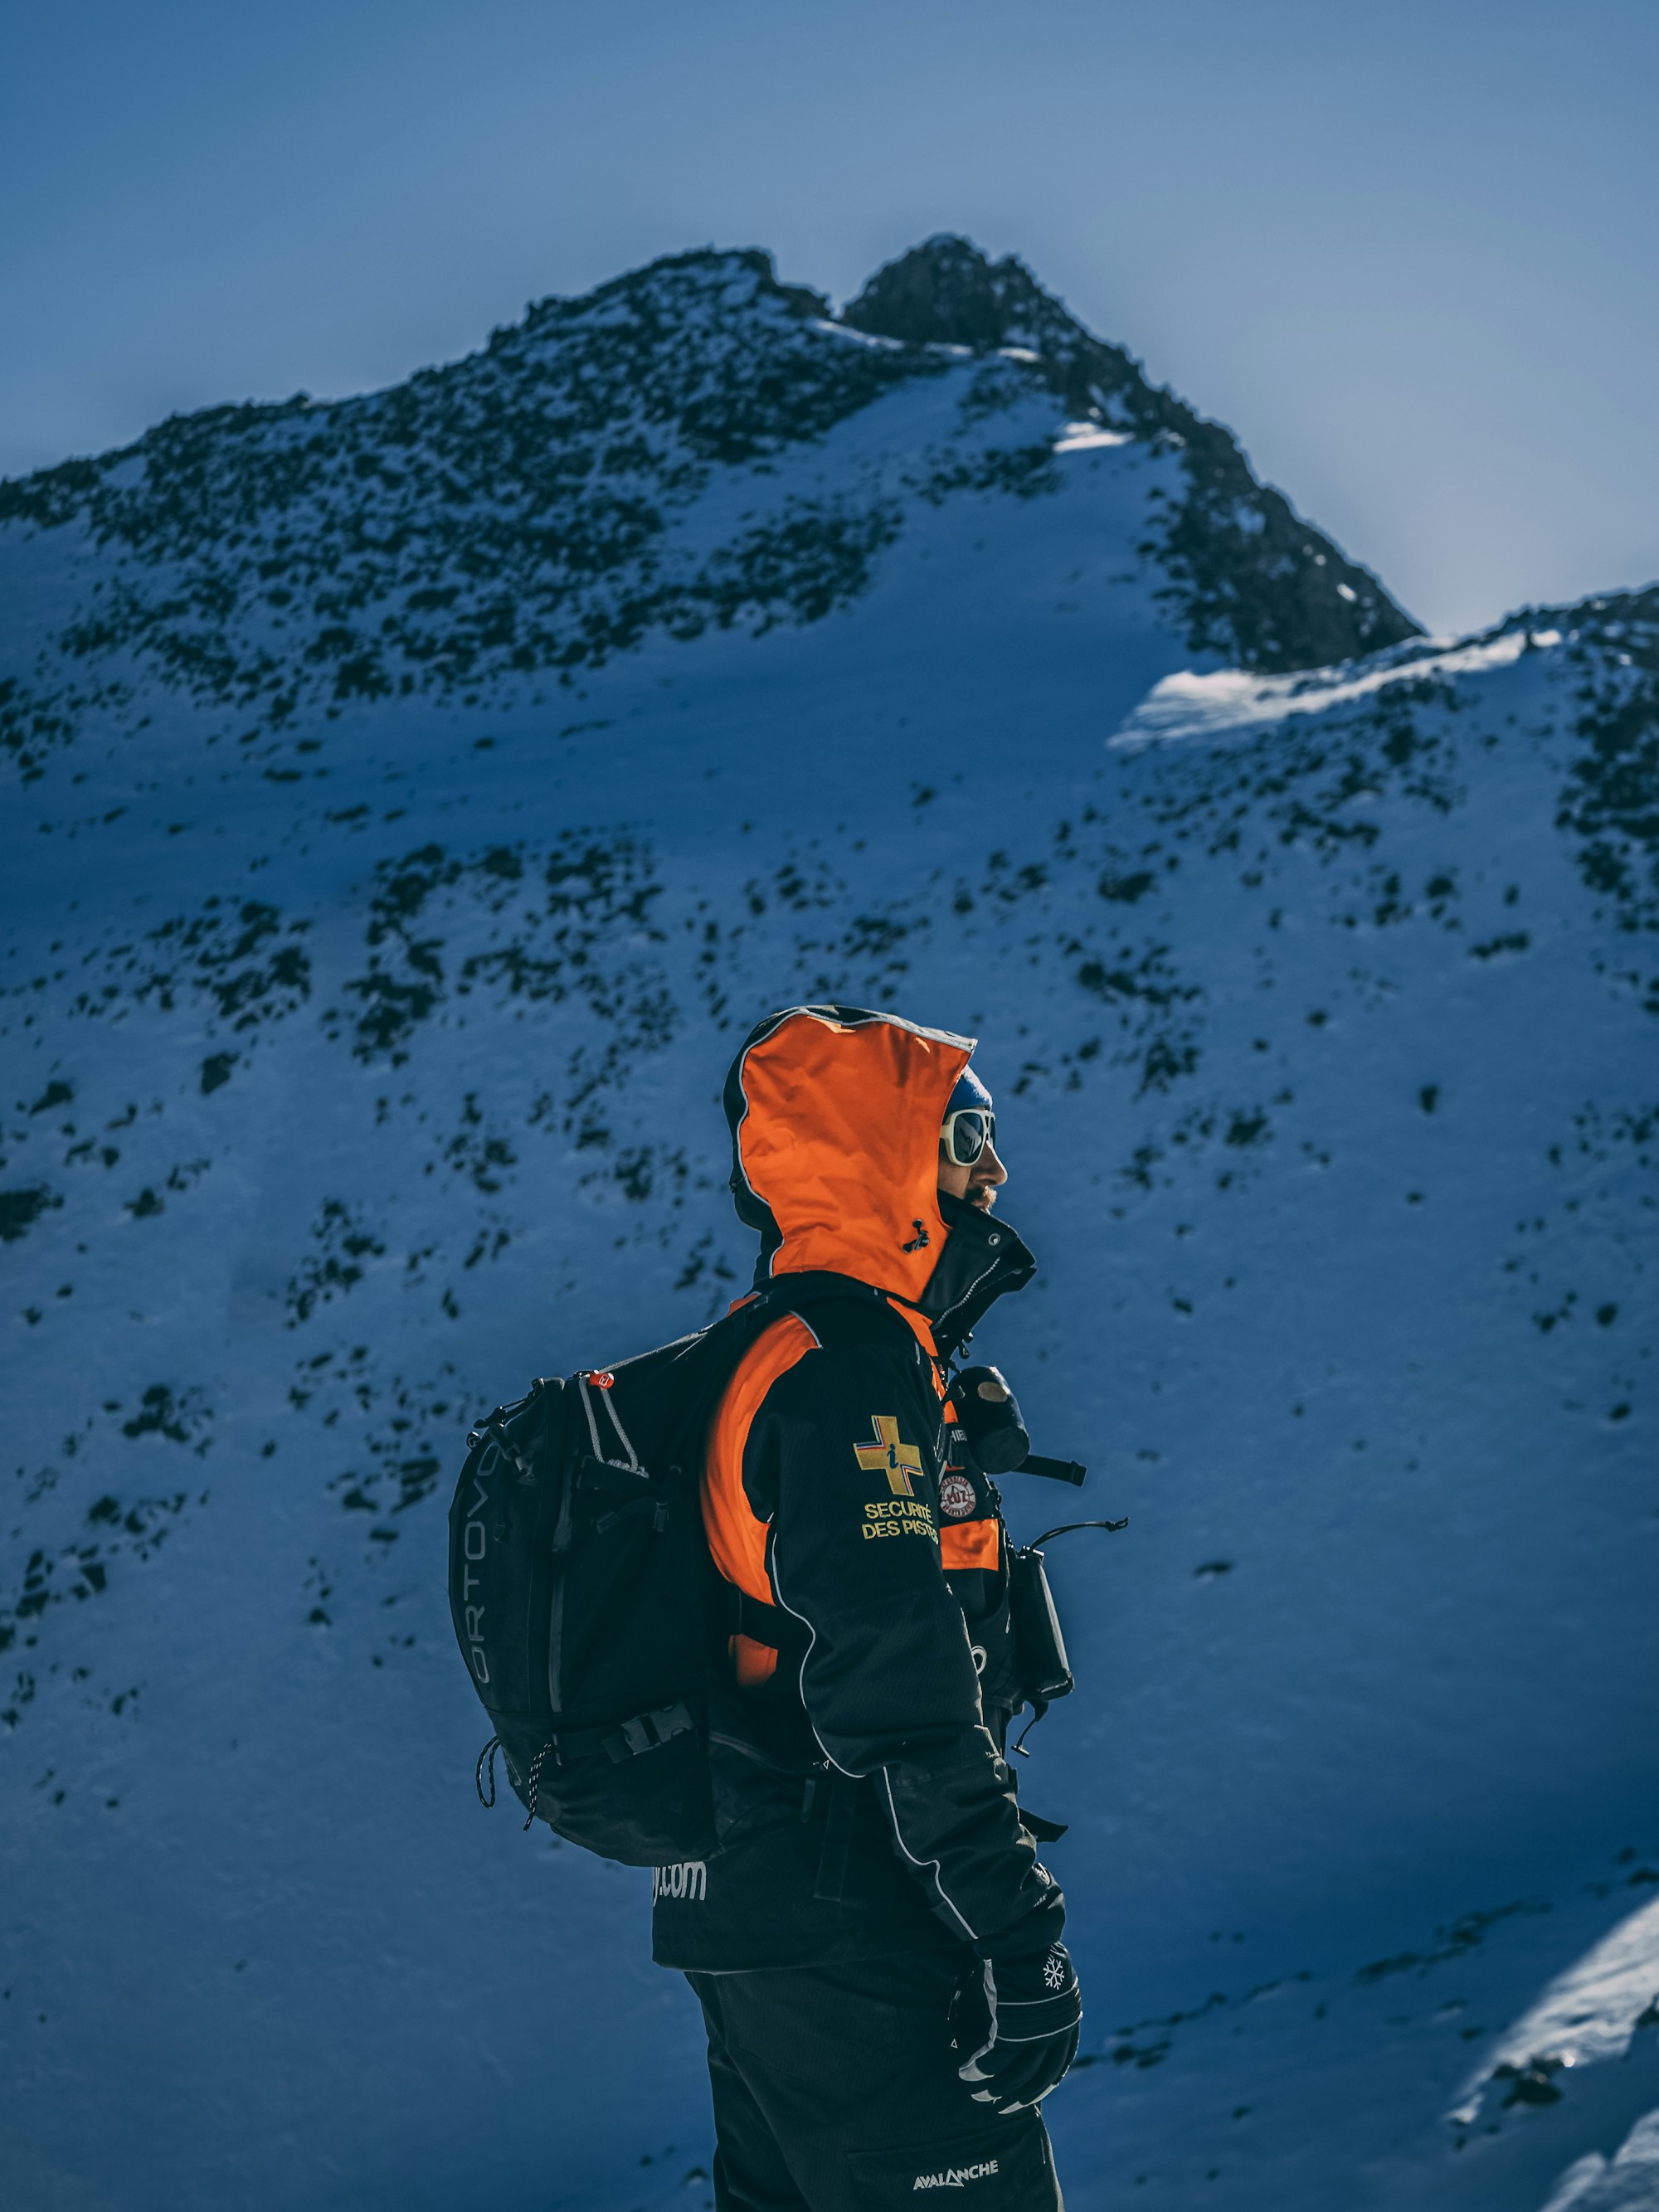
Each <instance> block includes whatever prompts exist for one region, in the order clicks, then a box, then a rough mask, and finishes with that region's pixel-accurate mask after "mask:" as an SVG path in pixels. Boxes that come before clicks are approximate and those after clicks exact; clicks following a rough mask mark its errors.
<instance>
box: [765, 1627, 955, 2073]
mask: <svg viewBox="0 0 1659 2212" xmlns="http://www.w3.org/2000/svg"><path fill="white" fill-rule="evenodd" d="M802 1672H803V1673H805V1667H804V1666H803V1668H802ZM815 1733H816V1731H815ZM881 1786H882V1790H883V1791H884V1795H885V1796H886V1799H887V1817H888V1819H889V1820H890V1821H891V1822H892V1824H893V1840H894V1841H895V1842H896V1844H897V1845H898V1847H899V1849H900V1850H902V1852H903V1854H904V1856H905V1857H906V1858H907V1859H908V1860H909V1862H910V1863H911V1865H912V1866H913V1867H915V1868H916V1869H917V1870H918V1871H919V1872H925V1871H926V1870H927V1869H928V1868H929V1867H931V1868H932V1869H933V1887H934V1889H935V1890H936V1891H937V1892H938V1893H939V1903H940V1904H941V1905H944V1907H945V1911H947V1912H949V1913H950V1915H951V1918H952V1919H953V1920H954V1921H955V1922H956V1923H957V1927H959V1928H960V1929H961V1930H962V1932H963V1935H964V1936H966V1937H967V1939H968V1941H969V1942H970V1943H971V1942H975V1940H976V1939H975V1933H974V1930H973V1929H972V1928H971V1927H970V1926H969V1923H968V1922H967V1921H966V1920H965V1919H964V1918H963V1915H962V1913H961V1912H960V1911H959V1910H958V1909H957V1904H956V1900H955V1899H954V1898H952V1897H951V1895H950V1893H949V1892H948V1891H947V1890H946V1889H945V1884H944V1882H943V1881H942V1880H941V1879H940V1875H941V1869H940V1867H939V1861H938V1860H937V1859H919V1858H918V1857H916V1855H915V1852H914V1851H913V1850H911V1849H910V1846H909V1845H908V1844H907V1843H906V1842H905V1840H904V1831H903V1829H902V1828H901V1827H900V1826H899V1816H898V1807H897V1806H896V1804H895V1803H894V1802H893V1784H892V1781H891V1778H890V1776H889V1774H888V1771H887V1769H886V1768H885V1767H883V1768H882V1770H881ZM985 1981H986V1986H987V1989H988V1990H989V1991H990V1993H991V2033H992V2039H993V2041H994V2040H995V2036H996V1984H995V1983H994V1982H993V1981H992V1979H991V1969H990V1966H988V1964H987V1966H986V1969H985ZM990 2047H991V2046H990V2045H989V2044H987V2045H985V2046H984V2048H985V2049H986V2050H987V2051H988V2050H989V2049H990ZM979 2055H980V2054H979V2052H978V2051H975V2054H974V2056H975V2057H978V2056H979Z"/></svg>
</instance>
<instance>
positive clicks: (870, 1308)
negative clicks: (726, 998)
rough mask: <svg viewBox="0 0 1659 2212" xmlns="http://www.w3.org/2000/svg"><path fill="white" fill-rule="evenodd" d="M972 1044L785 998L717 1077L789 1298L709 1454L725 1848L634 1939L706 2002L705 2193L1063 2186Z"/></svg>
mask: <svg viewBox="0 0 1659 2212" xmlns="http://www.w3.org/2000/svg"><path fill="white" fill-rule="evenodd" d="M972 1049H973V1045H972V1041H971V1040H969V1039H968V1038H964V1037H958V1036H951V1035H949V1034H947V1033H946V1032H945V1031H943V1030H927V1029H921V1028H918V1027H917V1026H915V1024H911V1023H908V1022H905V1021H902V1020H901V1019H899V1018H897V1017H896V1016H895V1015H890V1014H877V1013H868V1012H863V1011H862V1010H860V1009H858V1008H849V1007H842V1006H803V1007H794V1008H792V1009H790V1010H789V1011H787V1012H784V1013H781V1014H776V1015H774V1016H772V1017H771V1018H769V1020H767V1021H764V1022H763V1023H762V1024H760V1026H759V1027H758V1028H757V1030H755V1031H754V1032H753V1034H752V1035H751V1036H750V1037H749V1039H748V1041H747V1042H746V1043H745V1044H744V1048H743V1049H742V1051H741V1052H740V1053H739V1054H738V1058H737V1060H736V1062H735V1063H734V1065H733V1066H732V1072H731V1075H730V1076H729V1078H728V1079H727V1083H726V1110H727V1115H728V1119H729V1120H730V1121H731V1124H732V1160H733V1164H732V1191H733V1194H734V1197H735V1199H736V1201H737V1206H738V1214H739V1217H740V1218H742V1219H743V1220H744V1222H745V1223H746V1224H748V1225H750V1227H753V1228H756V1229H758V1230H759V1231H760V1233H761V1256H760V1264H759V1269H758V1273H757V1285H770V1286H772V1288H773V1291H774V1294H775V1295H776V1294H778V1293H779V1292H780V1291H783V1292H787V1296H788V1297H789V1299H790V1301H791V1304H792V1305H793V1307H794V1308H795V1310H791V1311H786V1312H783V1313H781V1314H780V1316H779V1317H778V1318H777V1319H776V1320H775V1321H774V1322H771V1323H770V1324H769V1326H768V1327H767V1328H765V1330H764V1331H763V1334H761V1336H760V1337H759V1339H758V1340H757V1342H756V1343H755V1344H754V1345H753V1346H752V1347H751V1348H750V1351H749V1352H748V1353H747V1354H746V1356H745V1357H744V1359H743V1361H742V1363H741V1364H740V1365H739V1367H738V1370H737V1371H736V1373H735V1374H734V1376H732V1381H731V1383H730V1384H729V1385H728V1387H727V1389H726V1393H725V1395H724V1397H723V1398H722V1400H721V1401H720V1407H719V1410H718V1411H717V1413H716V1414H715V1416H714V1422H713V1425H712V1427H711V1430H710V1433H709V1439H708V1447H707V1455H706V1460H705V1465H704V1471H703V1483H702V1503H703V1518H704V1523H705V1527H706V1529H707V1532H708V1543H709V1548H710V1552H711V1553H712V1556H713V1559H714V1565H715V1567H716V1568H717V1569H718V1571H719V1575H720V1590H721V1595H722V1601H725V1602H726V1603H727V1605H728V1613H727V1620H726V1624H725V1626H726V1629H727V1630H728V1631H729V1633H728V1634H727V1636H726V1654H727V1658H728V1662H729V1681H728V1682H726V1683H725V1684H723V1685H722V1686H718V1687H717V1689H716V1691H715V1693H714V1705H713V1709H712V1711H711V1717H710V1736H711V1741H710V1763H711V1767H712V1771H713V1779H714V1801H715V1817H716V1826H717V1830H718V1832H719V1835H720V1850H719V1852H718V1853H717V1854H716V1855H715V1856H714V1857H713V1858H711V1859H710V1860H708V1863H707V1864H706V1866H699V1867H697V1868H696V1869H695V1870H688V1869H659V1879H658V1881H657V1883H656V1885H655V1888H656V1893H657V1894H656V1903H655V1906H654V1925H653V1933H654V1942H653V1950H654V1955H655V1957H656V1958H657V1960H659V1962H660V1963H661V1964H663V1965H665V1966H677V1967H680V1968H682V1969H684V1971H685V1972H687V1975H688V1978H689V1979H690V1983H691V1985H692V1987H693V1988H694V1989H695V1990H696V1993H697V1995H698V1996H699V1998H700V1999H701V2000H702V2008H703V2012H704V2015H705V2019H706V2021H707V2025H708V2063H709V2074H710V2078H711V2081H712V2084H713V2088H714V2117H715V2128H716V2135H717V2139H718V2148H717V2151H716V2157H715V2174H714V2189H715V2200H716V2203H717V2204H718V2206H719V2207H720V2212H795V2208H801V2207H805V2208H807V2212H854V2208H857V2212H871V2208H872V2207H881V2206H885V2205H888V2204H892V2205H897V2204H900V2203H904V2204H913V2203H914V2202H915V2197H916V2194H917V2193H918V2192H919V2191H926V2190H929V2189H933V2188H956V2187H963V2188H969V2189H971V2190H972V2191H974V2192H975V2201H976V2202H980V2203H982V2204H983V2205H984V2207H985V2212H992V2208H993V2207H996V2208H1002V2212H1039V2208H1040V2209H1041V2212H1055V2208H1056V2207H1058V2205H1059V2203H1060V2197H1059V2191H1058V2187H1057V2185H1056V2182H1055V2179H1054V2166H1053V2160H1052V2158H1051V2155H1050V2152H1049V2147H1048V2136H1047V2133H1046V2131H1045V2130H1044V2128H1043V2125H1042V2118H1041V2114H1040V2112H1039V2109H1038V2107H1039V2105H1040V2102H1041V2100H1042V2098H1043V2097H1045V2096H1046V2095H1047V2094H1048V2092H1049V2091H1050V2090H1051V2089H1052V2088H1053V2087H1054V2085H1055V2084H1056V2083H1057V2082H1058V2081H1060V2077H1061V2075H1063V2074H1064V2073H1065V2071H1066V2068H1067V2066H1068V2065H1069V2064H1070V2063H1071V2060H1072V2057H1073V2054H1074V2053H1075V2051H1076V2048H1077V2041H1078V2032H1079V2020H1080V2018H1081V2008H1080V2003H1079V1996H1078V1986H1077V1981H1076V1978H1075V1976H1074V1975H1073V1972H1072V1966H1071V1961H1070V1960H1069V1958H1068V1957H1067V1955H1066V1949H1065V1947H1064V1946H1063V1944H1062V1943H1061V1942H1060V1929H1061V1927H1062V1924H1063V1921H1064V1914H1065V1906H1064V1903H1063V1900H1062V1899H1061V1896H1060V1890H1059V1888H1058V1887H1057V1886H1056V1885H1055V1883H1054V1879H1053V1877H1052V1876H1051V1875H1049V1874H1048V1871H1047V1870H1046V1869H1044V1868H1043V1867H1042V1865H1041V1863H1039V1862H1038V1859H1037V1857H1036V1844H1035V1841H1034V1838H1033V1837H1032V1834H1031V1832H1030V1830H1029V1829H1028V1828H1026V1827H1025V1826H1022V1823H1021V1820H1020V1814H1019V1809H1018V1805H1017V1803H1016V1801H1015V1796H1014V1791H1013V1784H1012V1777H1011V1775H1010V1773H1009V1771H1008V1769H1007V1767H1006V1765H1004V1763H1003V1759H1002V1755H1001V1753H1002V1747H1003V1740H1004V1736H1005V1734H1006V1727H1007V1723H1008V1720H1009V1717H1010V1715H1011V1712H1012V1710H1013V1709H1014V1708H1015V1707H1017V1706H1018V1703H1019V1702H1020V1692H1019V1689H1018V1663H1017V1658H1016V1657H1015V1656H1013V1655H1012V1644H1011V1637H1010V1631H1009V1626H1008V1610H1007V1607H1006V1583H1007V1577H1006V1566H1005V1564H1004V1561H1003V1559H1002V1529H1001V1523H1000V1519H999V1517H998V1515H997V1510H996V1493H995V1491H994V1488H993V1486H991V1484H990V1482H989V1480H988V1479H987V1477H986V1476H985V1475H984V1474H982V1473H981V1471H980V1470H979V1469H978V1468H975V1466H974V1465H973V1463H972V1462H971V1461H970V1460H969V1457H968V1456H967V1454H966V1451H965V1449H964V1446H963V1440H962V1437H961V1431H960V1430H959V1428H958V1427H957V1423H956V1409H955V1408H954V1407H952V1406H951V1403H950V1401H949V1397H948V1385H947V1380H946V1370H945V1360H946V1359H947V1358H949V1357H950V1356H951V1354H952V1353H953V1352H956V1351H957V1349H959V1347H960V1346H961V1345H962V1344H963V1342H964V1341H965V1340H966V1338H967V1335H968V1334H969V1331H970V1330H971V1329H972V1328H973V1327H974V1325H975V1322H977V1321H978V1320H979V1319H980V1317H981V1315H982V1314H983V1313H984V1312H985V1310H987V1307H988V1306H989V1305H990V1304H991V1303H992V1301H993V1300H994V1298H996V1297H998V1296H1000V1294H1001V1293H1002V1292H1003V1291H1008V1290H1016V1289H1018V1288H1020V1287H1022V1286H1023V1285H1024V1284H1025V1283H1026V1282H1028V1281H1029V1280H1030V1277H1031V1275H1032V1273H1034V1272H1035V1262H1034V1261H1032V1259H1031V1256H1030V1253H1029V1252H1028V1251H1027V1250H1026V1249H1025V1247H1024V1244H1022V1243H1021V1242H1020V1240H1019V1238H1018V1237H1016V1236H1015V1235H1014V1233H1013V1231H1012V1230H1011V1229H1009V1228H1008V1227H1007V1226H1006V1224H1004V1223H1002V1222H1000V1221H999V1220H998V1219H997V1218H996V1217H995V1215H994V1211H993V1208H994V1201H995V1198H996V1194H997V1192H998V1190H999V1189H1000V1187H1001V1186H1002V1184H1003V1183H1004V1182H1006V1170H1005V1169H1004V1167H1003V1165H1002V1163H1001V1161H1000V1159H999V1158H998V1157H997V1154H996V1151H995V1147H994V1142H993V1139H994V1130H995V1118H994V1114H993V1112H992V1108H991V1098H990V1095H989V1093H988V1092H987V1091H986V1090H985V1088H984V1086H983V1085H981V1083H980V1081H979V1080H978V1079H977V1077H976V1076H975V1074H974V1073H972V1071H971V1070H970V1069H969V1065H968V1062H969V1054H970V1053H971V1051H972ZM993 1388H994V1386H993Z"/></svg>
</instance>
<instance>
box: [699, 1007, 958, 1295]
mask: <svg viewBox="0 0 1659 2212" xmlns="http://www.w3.org/2000/svg"><path fill="white" fill-rule="evenodd" d="M974 1044H975V1039H974V1038H972V1037H961V1036H951V1033H950V1032H949V1031H948V1030H925V1029H921V1028H919V1027H918V1026H917V1024H915V1023H914V1022H907V1021H904V1020H902V1019H901V1018H900V1017H899V1016H898V1015H896V1014H877V1013H866V1012H865V1011H864V1010H863V1009H862V1008H861V1007H857V1006H791V1007H789V1008H788V1009H787V1011H786V1012H782V1013H778V1014H773V1015H770V1016H769V1018H767V1019H766V1020H765V1021H763V1022H762V1023H761V1024H760V1025H759V1027H758V1028H757V1029H756V1030H754V1031H753V1032H752V1033H751V1034H750V1037H749V1039H748V1042H746V1043H745V1044H744V1048H743V1049H742V1051H741V1052H740V1053H739V1054H738V1057H737V1059H736V1060H735V1061H734V1062H733V1064H732V1072H731V1073H730V1075H729V1076H728V1077H727V1078H726V1118H727V1119H728V1120H729V1121H730V1122H731V1124H732V1195H733V1197H734V1198H735V1199H736V1201H737V1207H738V1215H739V1217H740V1218H741V1219H743V1220H744V1221H745V1222H746V1223H747V1224H748V1225H749V1226H750V1228H751V1229H758V1230H759V1231H760V1232H761V1238H762V1246H761V1273H762V1275H763V1277H764V1276H769V1275H771V1276H775V1275H787V1274H800V1273H806V1272H808V1271H811V1270H814V1269H818V1268H823V1269H826V1270H828V1271H829V1273H834V1274H838V1275H852V1276H854V1277H855V1278H856V1279H858V1280H859V1281H860V1282H863V1283H868V1284H870V1285H872V1286H873V1287H874V1288H875V1289H877V1290H881V1291H893V1292H895V1293H896V1295H897V1296H898V1297H902V1298H904V1299H906V1300H908V1301H909V1302H910V1303H911V1304H919V1303H920V1302H921V1296H922V1293H923V1291H925V1290H926V1289H927V1283H928V1279H929V1278H930V1277H931V1276H932V1274H933V1270H934V1268H935V1267H936V1266H937V1264H938V1262H939V1255H940V1253H941V1251H942V1250H943V1249H944V1245H945V1240H946V1237H948V1235H949V1233H950V1232H949V1231H948V1230H947V1228H946V1225H945V1220H944V1218H943V1216H942V1215H941V1213H940V1212H939V1125H940V1123H941V1122H942V1121H944V1119H945V1106H946V1103H947V1102H948V1101H949V1098H950V1096H951V1091H952V1090H953V1089H954V1088H955V1086H956V1081H957V1077H958V1076H959V1075H960V1074H961V1073H962V1071H963V1068H964V1067H966V1066H967V1065H968V1060H969V1055H970V1054H971V1053H972V1051H973V1049H974Z"/></svg>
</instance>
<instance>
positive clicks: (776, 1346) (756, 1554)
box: [702, 1314, 818, 1605]
mask: <svg viewBox="0 0 1659 2212" xmlns="http://www.w3.org/2000/svg"><path fill="white" fill-rule="evenodd" d="M817 1349H818V1340H817V1337H816V1336H814V1335H813V1334H812V1332H811V1329H810V1328H808V1327H807V1326H806V1323H805V1322H804V1321H802V1320H801V1318H800V1316H799V1315H798V1314H785V1315H784V1316H783V1317H782V1318H781V1320H779V1321H775V1322H773V1323H772V1325H771V1327H770V1328H767V1329H764V1330H763V1332H762V1333H761V1334H760V1335H759V1336H758V1337H757V1339H756V1340H755V1342H754V1343H753V1344H751V1345H750V1347H749V1349H748V1351H747V1352H745V1353H744V1356H743V1358H741V1359H740V1360H739V1361H738V1367H737V1371H736V1373H735V1374H734V1375H733V1376H732V1380H731V1381H730V1382H729V1383H727V1384H726V1395H724V1397H722V1398H721V1400H720V1407H719V1410H718V1411H717V1412H716V1413H715V1415H714V1426H713V1427H712V1428H711V1429H710V1431H709V1432H708V1453H707V1455H706V1456H705V1457H704V1460H703V1468H702V1525H703V1527H704V1528H705V1529H706V1530H707V1531H708V1549H709V1551H710V1553H712V1554H713V1556H714V1565H715V1566H716V1567H717V1568H718V1569H719V1570H720V1573H721V1574H723V1575H724V1576H725V1577H726V1581H727V1582H729V1583H736V1584H737V1586H738V1589H740V1590H745V1591H747V1593H748V1594H749V1595H750V1597H752V1598H755V1599H757V1600H758V1601H759V1602H760V1603H761V1604H762V1605H770V1604H771V1602H772V1585H771V1583H769V1581H768V1580H767V1576H766V1523H765V1522H763V1521H758V1520H757V1519H756V1517H755V1514H754V1511H753V1510H752V1508H751V1507H750V1503H749V1498H748V1496H747V1493H746V1492H744V1486H743V1453H744V1445H745V1444H746V1443H748V1441H749V1431H750V1426H751V1425H752V1424H753V1421H754V1419H755V1416H756V1414H757V1413H759V1411H760V1409H761V1401H763V1398H764V1397H765V1395H766V1394H767V1392H768V1391H769V1389H771V1387H772V1385H773V1384H774V1383H775V1382H776V1381H777V1379H778V1377H779V1376H781V1375H787V1373H788V1372H789V1370H790V1369H791V1368H792V1367H793V1365H794V1364H795V1363H796V1362H797V1360H799V1359H802V1358H805V1355H806V1354H807V1353H808V1352H816V1351H817Z"/></svg>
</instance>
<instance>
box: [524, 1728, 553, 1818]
mask: <svg viewBox="0 0 1659 2212" xmlns="http://www.w3.org/2000/svg"><path fill="white" fill-rule="evenodd" d="M552 1748H553V1747H552V1745H551V1744H550V1743H544V1745H543V1746H542V1747H541V1749H540V1750H539V1751H538V1753H536V1756H535V1757H534V1759H532V1760H531V1762H530V1778H529V1780H528V1782H527V1783H526V1785H525V1786H526V1789H527V1790H528V1791H529V1793H530V1798H529V1802H530V1810H529V1811H528V1812H527V1813H526V1814H525V1820H524V1824H525V1826H526V1829H527V1828H528V1827H529V1826H530V1825H531V1823H532V1820H534V1819H535V1817H536V1792H537V1790H538V1788H539V1787H540V1784H541V1778H542V1761H543V1760H544V1759H545V1758H546V1757H547V1754H548V1753H549V1752H550V1751H551V1750H552Z"/></svg>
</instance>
